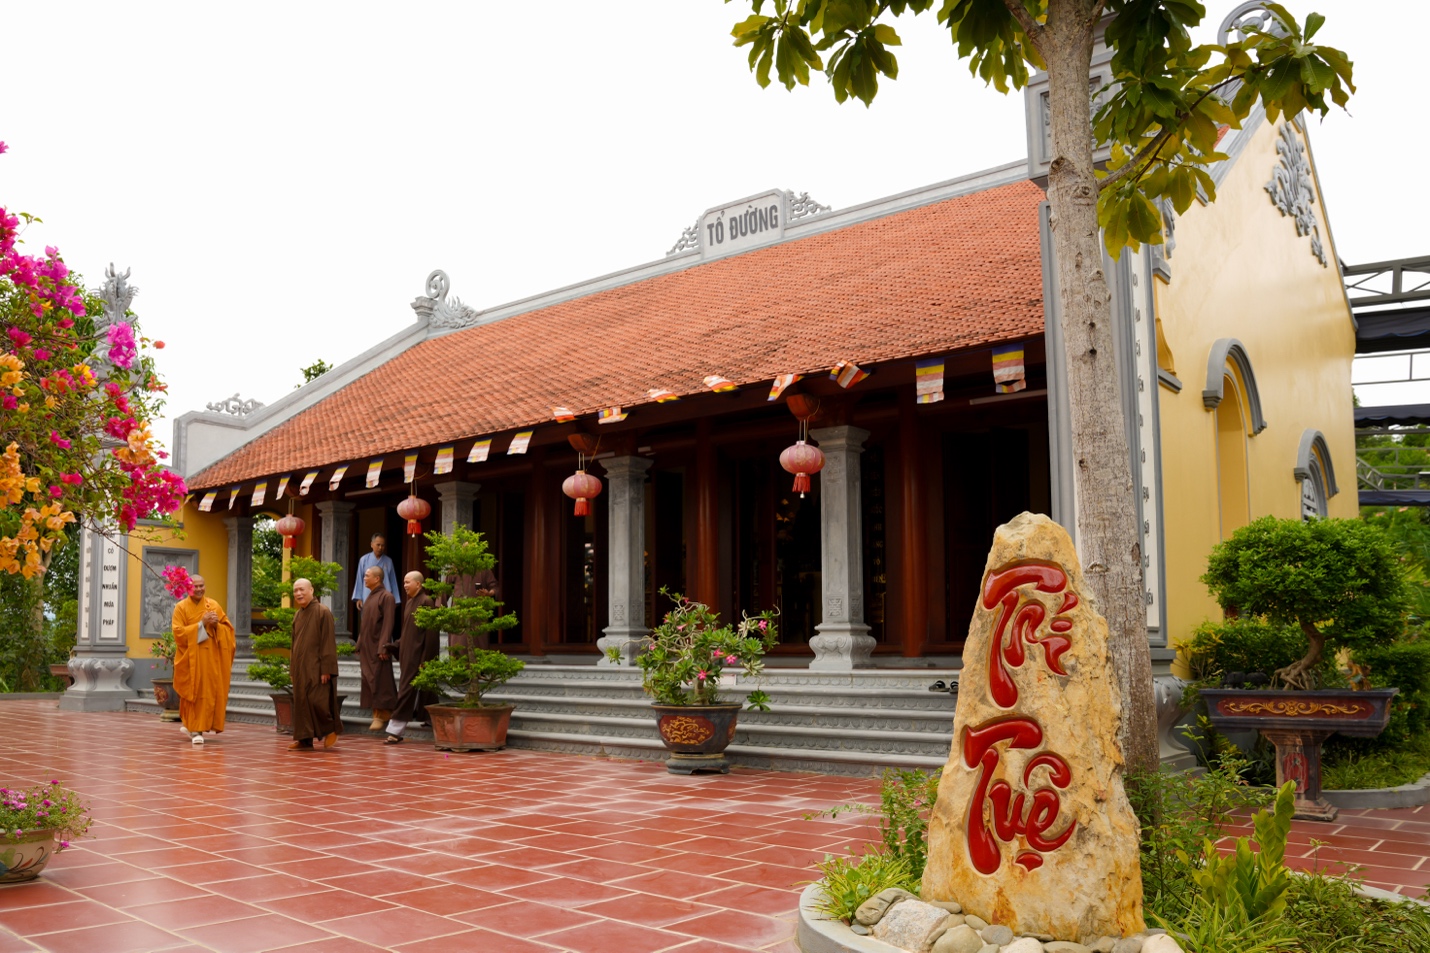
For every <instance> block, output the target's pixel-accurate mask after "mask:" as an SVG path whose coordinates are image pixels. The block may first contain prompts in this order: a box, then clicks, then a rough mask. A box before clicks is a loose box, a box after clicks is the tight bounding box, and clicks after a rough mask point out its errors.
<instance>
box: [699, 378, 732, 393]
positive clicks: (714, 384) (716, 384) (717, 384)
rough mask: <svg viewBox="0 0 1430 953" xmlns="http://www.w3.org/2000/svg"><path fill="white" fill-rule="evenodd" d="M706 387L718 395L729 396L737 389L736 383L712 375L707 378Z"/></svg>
mask: <svg viewBox="0 0 1430 953" xmlns="http://www.w3.org/2000/svg"><path fill="white" fill-rule="evenodd" d="M705 386H706V387H708V388H710V389H711V390H713V391H714V392H715V393H717V394H728V393H729V392H730V391H732V390H734V389H735V382H734V381H732V380H727V379H726V378H723V377H721V376H720V375H719V374H711V375H710V376H709V377H707V378H705Z"/></svg>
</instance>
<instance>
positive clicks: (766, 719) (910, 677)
mask: <svg viewBox="0 0 1430 953" xmlns="http://www.w3.org/2000/svg"><path fill="white" fill-rule="evenodd" d="M247 665H248V661H247V660H245V659H240V660H238V661H237V662H236V663H235V665H234V674H233V681H232V683H231V687H230V689H229V700H228V712H229V718H230V719H232V720H233V721H238V722H245V723H251V724H272V723H273V704H272V702H271V701H270V700H269V698H268V693H269V689H268V686H267V685H265V684H262V683H260V682H251V681H249V680H248V678H247V675H246V674H245V671H244V670H245V669H246V667H247ZM957 677H958V676H957V673H956V672H954V671H951V670H948V669H917V670H910V669H866V670H859V671H856V672H842V673H839V672H811V671H809V670H807V669H793V668H768V669H766V670H765V674H764V676H763V677H762V679H761V687H763V688H764V690H765V691H766V692H767V693H768V694H769V696H770V707H771V709H772V710H771V711H769V712H756V711H742V712H741V713H740V720H739V727H738V728H737V729H736V732H735V740H734V742H733V743H732V744H731V745H730V747H729V749H728V751H727V756H728V757H729V758H730V760H731V761H733V762H734V763H736V764H741V765H745V766H748V767H761V768H779V769H782V770H795V771H814V772H820V773H825V774H855V775H859V774H875V773H878V772H879V771H881V770H883V769H884V768H890V767H896V768H923V769H925V770H938V769H940V768H942V767H943V765H944V762H945V761H946V760H947V759H948V751H949V745H950V743H951V740H952V736H953V708H954V701H955V696H954V695H952V694H951V693H949V692H947V691H930V690H929V686H930V685H932V684H933V683H934V682H935V681H939V680H941V681H943V682H944V683H946V684H947V683H954V682H956V681H957ZM727 678H728V676H727ZM358 685H359V675H358V663H357V662H356V661H355V660H347V659H345V660H342V661H340V662H339V675H338V692H339V693H340V694H345V695H347V696H348V698H347V701H346V703H345V704H344V706H343V722H344V723H345V724H346V725H348V727H349V731H350V732H359V731H364V730H366V728H367V725H368V722H369V721H370V717H371V716H370V713H369V712H368V711H366V710H365V709H361V708H359V707H358V706H357V699H358V694H359V692H358ZM753 687H754V685H753V684H751V683H750V682H749V681H748V680H746V679H743V678H735V679H734V680H733V683H730V682H727V684H726V688H725V690H724V692H723V694H724V696H725V697H726V698H727V699H729V700H730V701H742V700H743V699H744V698H745V696H746V695H747V694H748V693H749V692H750V691H751V690H752V688H753ZM487 698H488V699H489V700H491V701H502V702H509V703H511V704H513V705H515V706H516V711H515V712H514V713H513V714H512V722H511V729H510V731H509V733H508V740H509V743H510V745H511V746H512V747H514V748H533V749H540V750H545V751H565V752H570V753H573V754H585V755H597V756H603V757H619V758H642V759H646V760H655V759H659V760H664V758H665V757H666V752H665V748H664V747H663V746H662V745H661V742H660V738H659V737H658V736H657V734H656V730H655V719H654V718H653V717H652V715H651V711H650V700H649V699H648V698H647V697H646V695H645V694H644V693H643V692H642V691H641V687H640V672H639V671H637V670H634V669H628V668H597V667H595V666H594V665H557V664H547V663H542V662H530V661H528V665H527V668H526V670H525V671H523V672H522V673H521V675H519V676H517V677H516V678H514V679H512V680H511V681H510V682H508V683H507V684H506V685H504V686H502V688H500V689H499V690H496V691H492V692H489V693H488V695H487ZM128 708H129V709H130V710H133V711H157V710H158V709H157V706H156V705H155V704H154V701H153V699H152V698H142V699H135V700H133V701H130V702H129V703H128ZM408 734H409V738H411V739H412V740H418V739H422V740H430V738H431V735H430V734H429V733H427V732H424V731H420V730H415V729H414V730H411V731H409V733H408Z"/></svg>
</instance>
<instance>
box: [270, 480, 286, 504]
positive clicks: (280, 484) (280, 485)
mask: <svg viewBox="0 0 1430 953" xmlns="http://www.w3.org/2000/svg"><path fill="white" fill-rule="evenodd" d="M287 492H288V477H280V478H279V480H278V492H277V493H276V494H274V496H273V498H274V499H275V500H281V499H283V494H284V493H287Z"/></svg>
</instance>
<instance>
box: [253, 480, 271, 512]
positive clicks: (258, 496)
mask: <svg viewBox="0 0 1430 953" xmlns="http://www.w3.org/2000/svg"><path fill="white" fill-rule="evenodd" d="M267 495H268V481H267V480H263V481H262V482H260V483H259V484H258V485H257V486H255V487H254V488H253V505H254V506H262V505H263V498H264V497H266V496H267Z"/></svg>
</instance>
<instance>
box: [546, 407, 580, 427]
mask: <svg viewBox="0 0 1430 953" xmlns="http://www.w3.org/2000/svg"><path fill="white" fill-rule="evenodd" d="M551 419H552V420H554V421H556V422H557V423H558V424H564V423H568V422H569V421H572V420H575V419H576V415H575V414H573V413H571V411H569V410H567V409H566V408H565V407H552V408H551Z"/></svg>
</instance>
